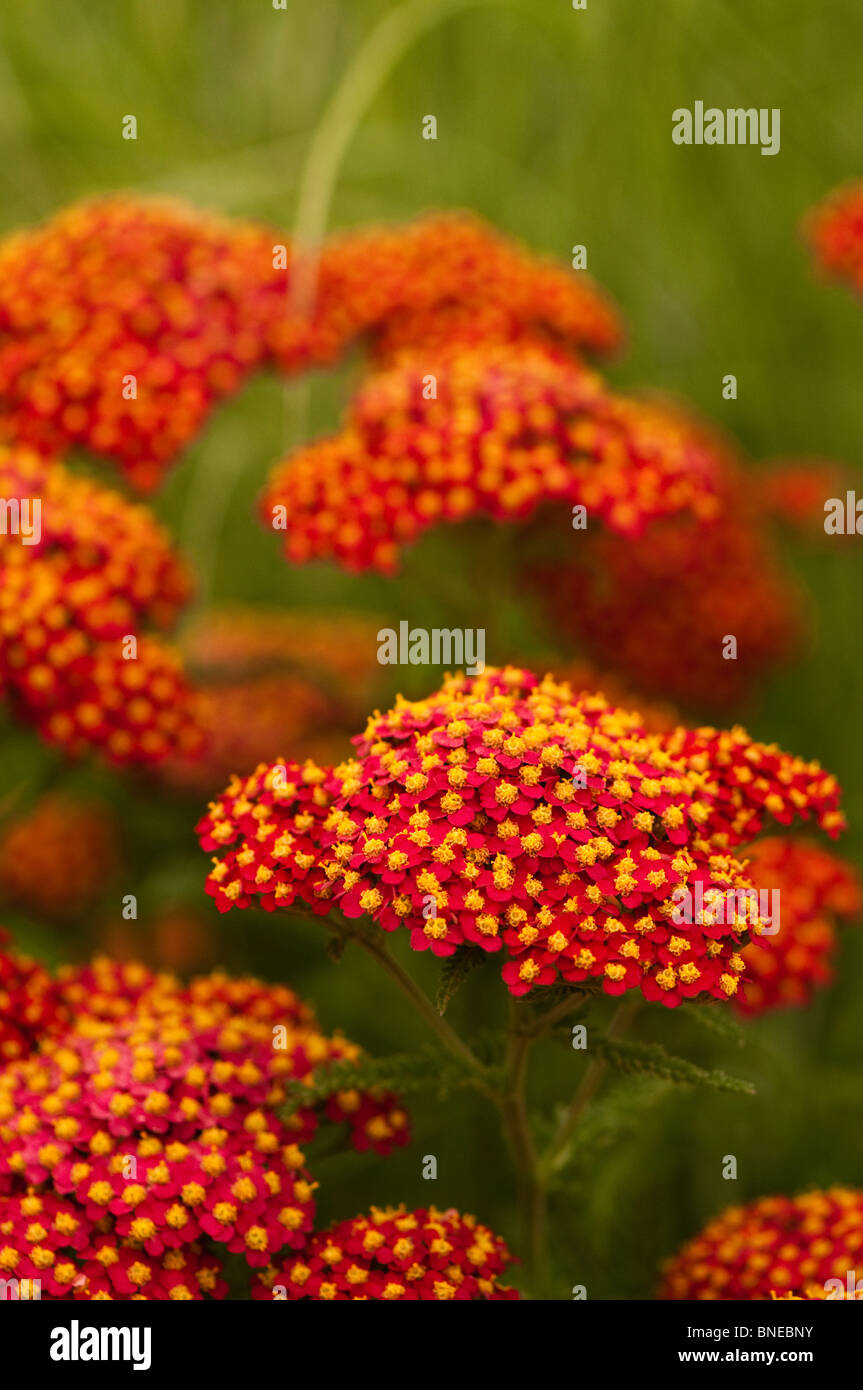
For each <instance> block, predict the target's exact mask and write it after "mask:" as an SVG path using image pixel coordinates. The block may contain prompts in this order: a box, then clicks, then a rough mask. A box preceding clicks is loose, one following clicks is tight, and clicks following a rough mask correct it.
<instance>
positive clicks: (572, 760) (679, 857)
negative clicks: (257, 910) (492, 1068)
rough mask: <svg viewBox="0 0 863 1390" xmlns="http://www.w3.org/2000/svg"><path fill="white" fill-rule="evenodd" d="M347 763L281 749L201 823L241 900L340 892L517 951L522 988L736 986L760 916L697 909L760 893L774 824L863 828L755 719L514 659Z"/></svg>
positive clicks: (446, 932) (229, 893) (379, 735)
mask: <svg viewBox="0 0 863 1390" xmlns="http://www.w3.org/2000/svg"><path fill="white" fill-rule="evenodd" d="M354 742H355V744H356V746H357V757H356V758H355V759H353V760H351V761H349V762H347V763H344V764H342V765H340V766H339V767H336V768H334V769H325V768H318V767H316V766H315V765H313V764H306V765H304V766H303V767H300V766H298V765H296V764H292V765H287V766H279V765H275V766H272V765H271V766H268V765H266V764H262V765H260V766H259V767H258V768H257V770H256V771H255V772H254V773H253V774H252V775H251V776H249V777H247V778H246V779H244V780H243V779H240V778H239V777H237V778H234V779H233V781H232V782H231V784H230V785H229V786H228V788H227V789H226V791H225V792H224V794H223V795H222V797H221V798H220V799H219V800H218V801H217V802H213V803H211V805H210V808H209V812H208V814H207V815H206V816H205V817H204V818H203V820H202V821H201V822H200V824H199V826H198V833H199V837H200V840H201V844H202V847H203V848H204V849H208V850H215V851H217V857H216V859H215V860H214V867H213V870H212V872H211V873H210V875H209V877H208V880H207V891H208V893H209V894H210V895H211V896H212V897H213V898H214V900H215V902H216V905H217V907H219V909H220V910H221V911H227V910H229V909H230V908H231V907H247V906H249V905H250V904H251V903H255V904H256V905H258V906H263V907H265V908H267V909H269V910H273V909H275V908H277V907H280V906H290V905H291V904H292V903H294V902H296V901H299V902H300V903H303V904H305V905H306V906H307V907H310V908H311V909H312V910H313V911H315V912H326V911H328V910H330V909H331V908H334V907H335V908H338V909H339V910H340V911H341V912H342V913H343V914H344V915H345V916H346V917H348V918H356V917H362V916H366V917H369V918H370V919H371V920H372V921H374V922H375V923H376V924H377V925H378V926H380V927H381V928H383V930H385V931H394V930H396V929H397V928H399V927H402V928H405V929H407V930H409V931H410V936H411V945H412V946H413V948H414V949H415V950H427V949H430V950H431V951H432V952H433V953H434V954H435V955H438V956H448V955H451V954H452V953H453V952H454V951H455V950H456V949H457V948H458V947H459V946H461V945H463V944H471V945H474V946H479V947H481V948H482V949H483V950H486V951H488V952H489V953H500V954H501V956H502V958H503V962H504V964H503V970H502V973H503V978H504V980H505V981H506V983H507V985H508V986H509V988H510V990H511V991H512V993H513V994H516V995H521V994H526V993H528V992H529V991H530V990H532V989H534V988H536V987H537V986H542V985H548V984H552V983H554V982H555V981H557V980H563V981H565V982H567V983H572V984H582V983H584V982H585V981H595V982H596V983H597V984H598V983H601V984H602V987H603V989H604V990H605V991H606V992H607V993H610V994H622V993H623V992H624V991H626V990H628V989H640V990H641V991H642V993H643V994H644V995H645V997H646V998H648V999H660V1000H661V1001H662V1002H663V1003H664V1004H666V1005H669V1006H673V1005H675V1004H678V1003H680V1002H681V1001H682V1000H684V999H688V998H695V997H698V996H712V997H714V998H718V999H726V998H729V997H732V996H733V995H734V994H736V992H737V988H738V982H739V979H740V976H741V974H742V972H743V969H744V964H743V960H742V958H741V955H740V949H741V947H742V946H743V945H744V944H745V942H746V940H747V939H748V933H749V932H750V931H751V932H755V933H757V932H758V931H759V930H761V924H760V921H759V920H758V919H757V916H753V915H751V914H749V913H744V914H743V916H742V917H741V916H739V915H738V914H737V913H735V912H733V911H732V912H731V913H730V914H729V916H728V920H727V921H726V920H724V915H723V919H722V920H719V914H714V913H712V912H706V913H704V912H700V911H699V912H698V913H697V914H696V915H695V916H694V918H693V919H691V920H688V921H686V920H682V921H681V924H680V925H678V916H679V914H676V913H675V904H676V902H677V898H678V897H679V896H680V895H681V894H683V893H684V892H686V891H688V892H690V895H691V897H692V900H693V902H694V901H695V900H696V897H697V894H698V892H699V890H700V892H701V893H702V894H703V896H704V897H705V898H706V897H707V896H708V895H709V894H712V893H716V892H719V893H721V894H726V893H727V892H728V890H735V889H746V888H751V886H752V885H751V880H750V879H749V878H748V877H747V875H746V873H745V871H744V867H743V864H742V863H741V861H740V860H739V859H738V858H736V857H735V851H736V850H737V849H739V848H742V847H743V846H744V845H745V844H746V843H747V841H749V840H751V839H752V838H753V837H754V836H755V835H756V834H757V833H758V832H759V831H760V830H761V828H762V826H763V825H764V824H765V822H766V821H767V820H768V818H772V819H773V820H775V821H777V822H779V823H780V824H790V822H791V821H792V820H793V819H794V818H795V816H797V815H800V816H804V817H805V816H813V817H814V818H815V819H816V820H817V822H818V823H819V824H820V825H821V826H822V827H823V828H825V829H826V830H828V831H829V832H830V833H831V834H835V833H837V832H838V830H839V829H840V828H841V826H842V823H843V822H842V818H841V815H840V814H839V811H838V789H837V785H836V782H835V779H834V778H832V777H830V776H829V775H827V774H825V773H824V772H823V771H822V770H821V768H820V767H819V766H818V764H817V763H806V762H804V761H803V760H802V759H799V758H793V757H791V756H789V755H788V754H785V753H782V752H781V751H780V750H779V749H778V748H776V747H775V746H766V745H763V744H759V743H756V742H754V741H753V740H752V739H750V738H749V736H748V735H747V734H746V733H745V732H744V731H743V730H742V729H735V730H733V731H731V732H728V733H722V732H717V731H716V730H714V729H700V730H688V729H685V728H682V727H678V728H676V729H673V730H671V731H666V732H648V731H647V730H646V729H645V728H644V726H643V724H642V723H641V720H640V718H639V715H638V714H637V713H635V712H631V711H625V710H620V709H616V708H614V707H613V706H610V705H609V704H608V702H607V701H606V700H605V698H604V697H603V696H602V695H598V694H578V693H575V692H573V691H572V690H571V688H570V687H569V686H567V685H565V684H559V683H556V682H555V681H553V680H552V679H551V678H550V677H547V678H546V679H545V680H543V681H538V680H537V679H536V677H534V676H533V675H531V674H530V673H529V672H525V671H519V670H515V669H512V668H508V669H505V670H494V669H492V668H489V669H487V670H486V672H485V673H484V674H483V675H481V676H477V677H474V678H467V677H453V678H448V679H447V680H446V681H445V682H444V684H443V686H442V688H441V689H440V690H439V691H438V692H436V693H435V694H433V695H431V696H430V697H429V698H428V699H425V700H420V701H415V702H411V701H406V700H401V699H400V700H399V701H398V703H397V704H396V706H395V708H394V709H392V710H390V711H389V712H388V713H386V714H383V715H380V714H376V715H374V716H373V717H372V718H371V719H370V720H369V723H368V727H367V729H366V731H365V733H364V734H363V735H361V736H360V737H358V738H356V739H355V740H354Z"/></svg>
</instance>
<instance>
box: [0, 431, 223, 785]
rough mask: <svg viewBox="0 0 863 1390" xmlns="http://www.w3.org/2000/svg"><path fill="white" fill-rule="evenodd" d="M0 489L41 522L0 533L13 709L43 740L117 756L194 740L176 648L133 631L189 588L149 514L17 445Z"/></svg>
mask: <svg viewBox="0 0 863 1390" xmlns="http://www.w3.org/2000/svg"><path fill="white" fill-rule="evenodd" d="M0 496H2V497H3V498H4V499H5V500H6V501H7V503H8V502H10V501H12V502H14V503H15V505H16V506H17V507H18V508H19V515H20V516H24V515H25V514H27V512H26V509H27V508H29V509H30V510H31V511H32V514H33V517H35V516H38V518H39V520H38V525H32V524H30V523H28V528H29V531H30V533H31V537H32V540H33V543H32V544H30V543H29V541H28V539H27V536H26V534H25V533H23V532H21V531H19V533H18V534H10V533H7V534H3V535H0V690H2V691H3V693H5V694H6V696H7V698H8V699H9V700H10V703H11V705H12V707H13V709H14V710H15V712H16V713H17V714H18V715H19V716H20V717H21V718H22V719H24V720H26V721H27V722H30V723H32V724H34V725H35V726H36V728H37V729H38V731H39V733H40V735H41V736H42V737H43V738H45V739H46V740H47V741H48V742H50V743H55V744H59V745H60V746H61V747H63V748H65V749H66V750H67V751H68V752H70V753H72V754H79V753H82V752H84V751H88V750H95V751H99V752H101V753H102V754H103V755H104V756H105V757H106V758H108V759H109V760H110V761H112V762H115V763H136V762H137V763H140V762H149V763H152V762H157V761H158V760H159V759H160V758H162V757H164V756H165V755H166V754H167V753H168V752H170V751H172V750H176V749H191V748H193V747H194V745H195V743H196V741H197V739H198V733H197V730H196V727H195V720H194V699H193V696H192V694H191V692H190V691H189V689H188V687H187V686H186V683H185V680H184V678H183V675H182V672H181V670H180V667H179V662H178V660H177V658H176V656H175V655H174V653H173V652H171V651H170V650H168V649H167V648H165V647H164V646H163V645H162V643H161V642H160V641H159V640H158V639H155V638H151V637H148V636H137V635H136V634H137V633H138V630H139V628H140V627H141V626H142V625H143V624H146V623H151V624H155V625H156V626H160V627H164V626H165V625H166V624H168V623H169V622H171V621H172V620H173V618H174V616H175V615H176V612H177V609H178V606H179V605H180V604H181V603H182V602H183V601H184V600H185V599H186V597H187V595H188V592H189V580H188V575H187V573H186V570H185V568H184V566H183V565H182V564H181V562H180V561H179V560H178V558H177V556H176V555H175V554H174V553H173V551H172V550H171V548H170V545H169V543H168V541H167V538H166V536H165V534H164V532H163V531H162V528H161V527H160V526H158V525H157V523H156V521H155V520H154V518H153V517H152V516H151V514H150V513H149V511H148V510H147V509H146V508H144V507H141V506H137V505H132V504H130V503H129V502H127V501H125V499H124V498H122V497H121V496H119V494H117V493H114V492H109V491H107V490H105V489H104V488H100V487H97V486H95V485H94V484H93V483H91V482H89V481H88V480H86V479H84V478H79V477H75V476H73V475H72V474H70V473H68V472H67V471H66V469H64V468H62V467H61V466H60V465H59V464H56V463H49V462H47V461H43V460H41V459H39V458H38V457H37V456H36V455H35V454H33V453H30V452H29V451H28V450H24V449H19V450H15V451H8V450H4V451H2V452H0ZM25 504H26V505H25ZM22 507H23V508H24V509H23V510H22ZM31 521H32V517H31ZM37 531H38V534H37ZM130 637H132V638H134V639H135V642H136V644H137V649H136V655H134V656H133V657H131V658H130V659H127V658H126V655H124V642H125V639H127V638H130ZM130 651H131V649H130Z"/></svg>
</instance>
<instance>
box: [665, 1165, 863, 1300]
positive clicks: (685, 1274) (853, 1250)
mask: <svg viewBox="0 0 863 1390" xmlns="http://www.w3.org/2000/svg"><path fill="white" fill-rule="evenodd" d="M861 1252H863V1192H858V1191H855V1190H853V1189H849V1188H844V1187H832V1188H830V1189H828V1190H827V1191H825V1192H807V1193H805V1194H804V1195H803V1196H800V1197H762V1198H761V1199H760V1200H759V1201H757V1202H752V1203H750V1204H749V1206H745V1207H729V1208H728V1210H727V1211H725V1212H723V1213H722V1215H721V1216H718V1217H716V1218H715V1220H713V1221H711V1222H710V1223H709V1224H708V1225H707V1226H705V1228H704V1230H703V1231H702V1232H701V1233H700V1235H697V1236H696V1237H695V1238H694V1240H691V1241H690V1242H689V1244H688V1245H685V1246H684V1247H683V1249H682V1250H680V1251H679V1252H678V1254H677V1255H675V1256H674V1258H673V1259H671V1260H669V1261H668V1262H667V1264H666V1266H665V1269H664V1275H663V1281H662V1287H661V1289H660V1293H659V1297H660V1298H668V1299H674V1300H687V1299H747V1300H748V1299H767V1298H771V1297H776V1296H779V1297H785V1298H787V1297H796V1298H814V1299H819V1298H831V1297H832V1298H844V1297H854V1285H855V1284H856V1279H857V1275H854V1277H853V1279H851V1280H849V1278H848V1276H849V1274H850V1273H852V1271H854V1269H855V1267H856V1268H857V1269H858V1270H859V1268H860V1260H861ZM828 1280H835V1281H836V1283H835V1284H833V1285H828V1283H827V1281H828ZM825 1285H826V1286H827V1287H826V1288H825ZM849 1287H850V1289H851V1293H850V1294H849V1293H848V1289H849ZM843 1290H844V1292H843Z"/></svg>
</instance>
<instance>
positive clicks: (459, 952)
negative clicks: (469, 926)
mask: <svg viewBox="0 0 863 1390" xmlns="http://www.w3.org/2000/svg"><path fill="white" fill-rule="evenodd" d="M487 960H488V953H487V952H486V951H483V950H482V949H481V948H480V947H479V946H459V947H457V948H456V950H455V951H454V952H453V954H452V955H451V956H447V957H446V959H445V960H444V963H443V969H442V970H441V976H440V984H439V985H438V992H437V998H436V1000H435V1005H436V1007H437V1011H438V1013H439V1014H441V1015H443V1014H445V1013H446V1011H447V1008H448V1006H449V1002H450V1000H451V999H452V997H453V995H454V994H455V992H456V990H457V989H459V988H460V987H461V985H462V984H463V983H464V981H465V980H466V979H467V977H468V975H469V974H470V973H471V971H472V970H476V968H477V966H479V965H483V964H485V962H486V961H487Z"/></svg>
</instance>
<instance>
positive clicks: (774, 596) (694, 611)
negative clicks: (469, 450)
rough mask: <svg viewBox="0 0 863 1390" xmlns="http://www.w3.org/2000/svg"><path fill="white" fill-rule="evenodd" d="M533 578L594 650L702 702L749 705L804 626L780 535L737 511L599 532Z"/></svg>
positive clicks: (655, 684) (628, 676)
mask: <svg viewBox="0 0 863 1390" xmlns="http://www.w3.org/2000/svg"><path fill="white" fill-rule="evenodd" d="M532 582H533V587H534V590H535V592H536V594H537V597H538V600H539V602H540V604H541V606H542V607H543V608H544V610H545V611H546V613H547V615H548V617H549V619H550V621H551V623H552V624H553V625H554V628H555V630H556V631H557V632H558V633H562V634H565V635H567V636H571V637H572V638H573V639H574V640H576V641H578V642H580V643H582V644H583V645H584V647H585V648H586V650H587V653H588V655H589V657H590V658H591V659H592V660H594V661H596V662H597V663H599V664H601V665H602V666H604V667H609V668H611V669H612V670H613V671H615V672H616V673H618V675H619V676H621V677H623V679H625V680H626V681H629V682H631V683H632V684H633V685H634V686H636V687H637V688H638V689H639V690H643V691H645V693H647V694H654V695H660V696H663V697H665V698H668V699H671V700H674V701H675V702H678V703H680V704H682V705H689V706H693V707H696V708H698V707H703V706H707V707H709V708H715V709H719V708H725V707H730V706H734V705H735V704H738V703H739V702H740V701H741V700H743V699H744V698H746V696H747V695H749V694H750V693H751V691H752V689H753V687H754V686H755V685H756V683H757V682H758V680H759V679H763V678H764V676H765V674H766V673H768V672H769V671H770V670H771V669H773V668H775V667H776V666H778V665H780V664H782V663H784V662H786V661H789V660H791V659H792V658H793V656H794V654H795V653H796V651H797V650H798V648H799V646H800V642H801V636H802V631H803V627H804V621H803V616H802V608H803V605H802V602H801V596H800V594H799V591H798V588H797V585H796V583H795V581H794V578H793V576H792V575H789V574H786V573H783V571H782V570H781V569H780V568H779V565H778V562H777V560H776V558H775V556H774V553H773V550H772V548H771V545H770V539H769V536H768V535H767V534H766V533H765V532H764V530H763V529H762V528H759V527H757V526H755V525H754V524H752V523H751V522H749V521H748V520H747V519H746V517H745V516H742V515H735V514H734V513H733V512H731V511H728V510H723V513H722V515H721V516H720V517H719V518H717V519H716V520H714V521H707V522H702V523H701V524H695V523H692V522H688V521H685V520H682V519H681V520H674V521H672V520H669V521H665V522H658V523H656V524H655V525H653V526H651V527H650V528H649V529H648V530H647V531H646V532H645V533H644V535H642V536H639V537H636V538H633V539H632V540H630V541H628V542H627V543H626V544H621V543H620V542H619V540H618V539H617V538H616V537H613V536H609V535H601V534H598V535H596V536H593V537H590V538H588V539H587V540H586V542H585V544H584V546H583V547H582V548H581V551H580V553H579V555H578V557H577V558H575V559H571V560H570V561H569V562H568V563H564V564H561V565H559V566H555V568H554V570H553V571H552V570H551V569H550V568H548V567H547V566H546V565H545V564H543V565H540V566H538V567H537V568H536V569H535V570H534V571H533V574H532ZM729 638H733V639H734V641H735V642H736V648H735V649H734V653H735V654H734V655H732V654H730V653H731V649H730V648H729V647H728V646H727V643H728V639H729ZM726 652H728V653H729V655H726V654H725V653H726Z"/></svg>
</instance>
